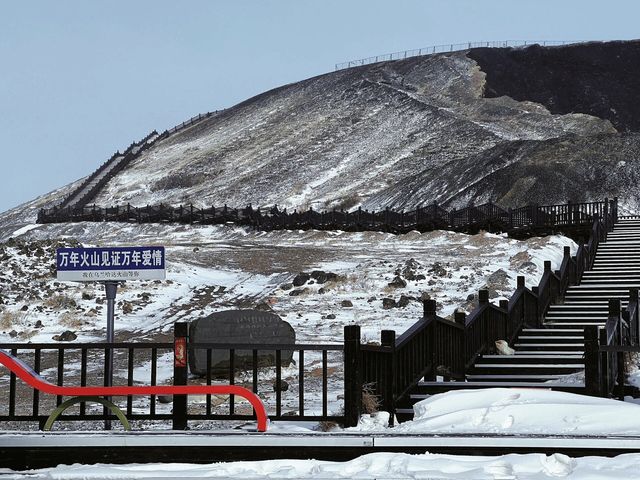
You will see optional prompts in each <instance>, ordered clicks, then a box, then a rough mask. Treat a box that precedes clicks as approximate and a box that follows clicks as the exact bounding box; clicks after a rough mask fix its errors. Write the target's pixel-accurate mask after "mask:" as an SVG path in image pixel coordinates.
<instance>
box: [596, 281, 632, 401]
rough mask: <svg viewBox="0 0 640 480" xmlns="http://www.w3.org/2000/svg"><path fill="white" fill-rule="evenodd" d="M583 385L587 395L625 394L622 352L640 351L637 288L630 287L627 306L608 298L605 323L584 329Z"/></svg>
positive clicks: (618, 395)
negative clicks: (622, 306)
mask: <svg viewBox="0 0 640 480" xmlns="http://www.w3.org/2000/svg"><path fill="white" fill-rule="evenodd" d="M584 337H585V388H586V390H587V393H588V394H590V395H596V396H600V397H610V396H616V397H618V398H623V397H624V385H625V379H626V375H627V373H628V372H627V370H626V362H625V358H624V354H625V352H628V353H630V352H634V353H638V352H640V317H639V305H638V289H635V288H632V289H630V290H629V300H628V304H627V306H626V308H625V309H624V310H621V308H620V300H619V299H610V300H609V315H608V317H607V322H606V323H605V325H604V326H603V327H602V326H597V325H590V326H588V327H585V329H584Z"/></svg>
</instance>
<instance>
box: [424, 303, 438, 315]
mask: <svg viewBox="0 0 640 480" xmlns="http://www.w3.org/2000/svg"><path fill="white" fill-rule="evenodd" d="M422 309H423V312H424V313H423V316H424V317H425V318H429V317H435V315H436V301H435V300H425V301H424V302H422Z"/></svg>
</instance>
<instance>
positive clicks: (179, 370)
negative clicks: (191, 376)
mask: <svg viewBox="0 0 640 480" xmlns="http://www.w3.org/2000/svg"><path fill="white" fill-rule="evenodd" d="M173 336H174V341H173V342H174V346H173V356H174V361H173V384H174V385H186V384H187V368H188V367H187V349H188V347H187V345H188V343H189V324H188V323H187V322H176V323H174V326H173ZM173 430H187V396H186V395H174V396H173Z"/></svg>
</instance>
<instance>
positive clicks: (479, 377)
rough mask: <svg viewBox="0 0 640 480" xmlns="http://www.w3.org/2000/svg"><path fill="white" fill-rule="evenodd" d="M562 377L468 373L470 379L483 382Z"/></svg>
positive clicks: (555, 378) (542, 380) (551, 375)
mask: <svg viewBox="0 0 640 480" xmlns="http://www.w3.org/2000/svg"><path fill="white" fill-rule="evenodd" d="M560 377H562V374H548V373H547V374H542V375H533V374H506V375H505V374H502V375H496V374H493V375H486V374H469V375H467V380H468V381H478V382H480V381H483V382H489V381H490V382H501V381H505V382H546V381H549V380H557V379H558V378H560Z"/></svg>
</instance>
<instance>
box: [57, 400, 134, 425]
mask: <svg viewBox="0 0 640 480" xmlns="http://www.w3.org/2000/svg"><path fill="white" fill-rule="evenodd" d="M82 402H93V403H99V404H100V405H102V406H105V407H107V408H108V409H109V410H111V413H113V414H114V415H115V416H116V417H118V419H119V420H120V423H122V426H123V427H124V429H125V430H127V431H129V430H131V425H130V424H129V421H128V420H127V417H125V416H124V413H122V410H120V409H119V408H118V407H117V406H116V405H115V404H114V403H113V402H110V401H109V400H107V399H106V398H101V397H73V398H70V399H69V400H65V401H64V402H62V403H61V404H60V405H59V406H58V407H57V408H56V409H55V410H54V411H53V412H52V413H51V415H49V418H47V422H46V423H45V424H44V431H46V432H48V431H50V430H51V427H52V426H53V422H55V421H56V420H57V419H58V417H59V416H60V414H61V413H62V412H64V411H65V410H66V409H67V408H69V407H70V406H71V405H75V404H76V403H82Z"/></svg>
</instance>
